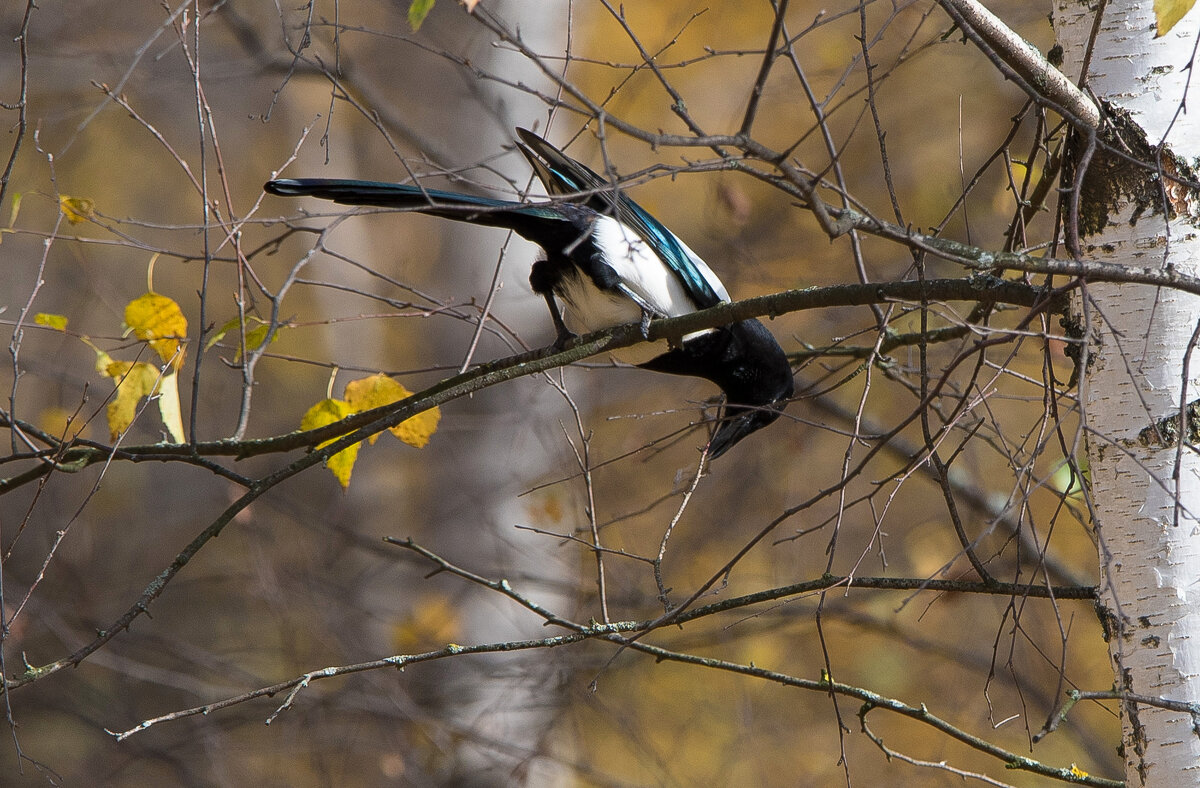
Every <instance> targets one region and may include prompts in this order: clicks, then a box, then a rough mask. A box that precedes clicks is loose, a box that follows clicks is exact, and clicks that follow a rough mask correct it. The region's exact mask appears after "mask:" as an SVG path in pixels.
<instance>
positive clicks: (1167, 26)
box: [1154, 0, 1196, 38]
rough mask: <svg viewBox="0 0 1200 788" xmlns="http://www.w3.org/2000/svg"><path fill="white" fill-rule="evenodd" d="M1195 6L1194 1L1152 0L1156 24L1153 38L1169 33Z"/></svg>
mask: <svg viewBox="0 0 1200 788" xmlns="http://www.w3.org/2000/svg"><path fill="white" fill-rule="evenodd" d="M1195 4H1196V0H1154V17H1155V19H1156V20H1157V24H1158V28H1157V31H1156V33H1155V38H1160V37H1162V36H1165V35H1166V34H1167V33H1169V32H1170V31H1171V28H1173V27H1175V23H1176V22H1178V21H1179V20H1180V19H1183V17H1184V15H1185V14H1187V12H1188V11H1191V10H1192V6H1194V5H1195Z"/></svg>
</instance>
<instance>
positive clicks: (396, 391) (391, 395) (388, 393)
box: [346, 373, 412, 446]
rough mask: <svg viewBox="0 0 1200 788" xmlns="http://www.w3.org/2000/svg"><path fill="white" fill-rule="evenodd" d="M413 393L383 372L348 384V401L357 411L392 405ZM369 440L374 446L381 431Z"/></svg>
mask: <svg viewBox="0 0 1200 788" xmlns="http://www.w3.org/2000/svg"><path fill="white" fill-rule="evenodd" d="M411 393H412V392H411V391H409V390H408V389H406V388H404V386H402V385H400V384H399V383H397V382H396V381H395V380H394V379H392V378H389V377H388V376H387V375H384V374H382V373H381V374H379V375H372V376H371V377H369V378H359V379H358V380H352V381H350V382H349V383H347V384H346V402H348V403H349V404H350V407H352V408H353V409H354V412H355V413H358V412H359V411H361V410H370V409H371V408H378V407H380V406H381V405H390V404H391V403H393V402H397V401H399V400H402V399H404V398H405V397H407V396H408V395H409V394H411ZM367 440H368V442H369V443H370V444H371V445H372V446H374V445H375V441H377V440H379V433H375V434H374V435H372V436H371V437H370V438H368V439H367Z"/></svg>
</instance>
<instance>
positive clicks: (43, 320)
mask: <svg viewBox="0 0 1200 788" xmlns="http://www.w3.org/2000/svg"><path fill="white" fill-rule="evenodd" d="M33 322H35V323H37V324H38V325H39V326H46V327H47V328H53V329H54V330H55V331H66V330H67V316H66V315H52V314H50V313H48V312H38V313H37V314H36V315H34V316H33Z"/></svg>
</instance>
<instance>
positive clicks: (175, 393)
mask: <svg viewBox="0 0 1200 788" xmlns="http://www.w3.org/2000/svg"><path fill="white" fill-rule="evenodd" d="M158 413H159V415H160V416H162V420H163V426H164V427H166V428H167V433H168V434H170V436H171V440H173V441H175V442H176V443H183V442H184V440H185V438H184V435H183V411H182V409H181V408H180V406H179V376H178V375H176V374H175V373H171V374H167V375H163V376H162V377H161V378H160V379H159V381H158Z"/></svg>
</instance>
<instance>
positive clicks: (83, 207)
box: [58, 194, 96, 224]
mask: <svg viewBox="0 0 1200 788" xmlns="http://www.w3.org/2000/svg"><path fill="white" fill-rule="evenodd" d="M58 208H59V210H61V211H62V212H63V216H65V217H67V221H68V222H70V223H71V224H79V223H80V222H86V221H87V220H88V219H91V218H92V217H93V216H95V215H96V203H95V201H93V200H90V199H88V198H87V197H68V196H67V195H65V194H60V195H59V196H58Z"/></svg>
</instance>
